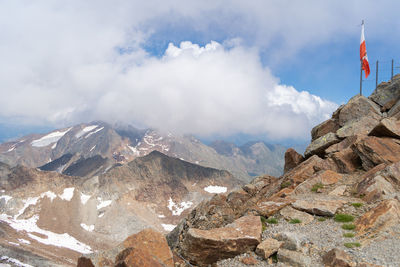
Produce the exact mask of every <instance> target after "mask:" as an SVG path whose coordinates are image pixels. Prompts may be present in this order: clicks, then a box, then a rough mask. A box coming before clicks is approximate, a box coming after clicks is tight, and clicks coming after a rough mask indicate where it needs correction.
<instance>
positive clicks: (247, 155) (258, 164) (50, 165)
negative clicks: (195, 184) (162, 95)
mask: <svg viewBox="0 0 400 267" xmlns="http://www.w3.org/2000/svg"><path fill="white" fill-rule="evenodd" d="M153 150H157V151H160V152H162V153H164V154H166V155H169V156H171V157H176V158H180V159H183V160H186V161H189V162H192V163H195V164H199V165H202V166H206V167H213V168H217V169H223V170H228V171H230V172H231V173H232V174H233V175H234V176H235V177H237V178H238V179H240V180H242V181H249V179H250V177H252V176H257V175H261V174H264V173H270V174H271V175H280V174H281V173H282V170H283V154H284V151H285V148H284V147H283V146H280V145H269V144H266V143H265V142H248V143H246V144H244V145H242V146H240V147H238V146H236V145H235V144H233V143H228V142H224V141H215V142H213V143H211V144H210V146H207V145H205V144H203V143H202V142H201V141H199V140H198V139H196V138H195V137H193V136H174V135H172V134H170V133H166V134H164V133H161V132H158V131H156V130H152V129H145V130H139V129H136V128H134V127H133V126H126V125H125V126H115V127H113V126H111V125H109V124H107V123H105V122H93V123H89V124H80V125H76V126H72V127H68V128H64V129H59V130H54V131H52V132H50V133H48V134H31V135H28V136H25V137H22V138H19V139H16V140H14V141H12V142H7V143H3V144H0V161H1V162H4V163H7V164H9V165H12V166H14V165H16V164H22V165H24V166H27V167H35V168H36V167H40V168H41V169H43V170H52V171H58V172H60V173H63V174H67V175H74V176H90V175H97V174H100V173H102V172H104V171H105V170H106V169H107V168H111V167H112V166H113V165H114V164H116V163H126V162H129V161H131V160H132V159H134V158H136V157H139V156H145V155H147V154H148V153H150V152H151V151H153Z"/></svg>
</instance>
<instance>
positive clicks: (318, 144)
mask: <svg viewBox="0 0 400 267" xmlns="http://www.w3.org/2000/svg"><path fill="white" fill-rule="evenodd" d="M339 142H340V139H339V138H337V136H336V134H335V133H327V134H325V135H324V136H321V137H319V138H318V139H315V140H314V141H313V142H311V144H310V145H309V146H308V147H307V148H306V152H304V156H305V157H306V158H308V157H310V156H312V155H319V156H320V155H324V154H325V149H326V148H328V147H330V146H331V145H333V144H336V143H339Z"/></svg>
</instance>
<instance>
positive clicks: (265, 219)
mask: <svg viewBox="0 0 400 267" xmlns="http://www.w3.org/2000/svg"><path fill="white" fill-rule="evenodd" d="M260 219H261V226H262V231H263V232H264V231H265V230H266V229H267V218H265V217H264V216H260Z"/></svg>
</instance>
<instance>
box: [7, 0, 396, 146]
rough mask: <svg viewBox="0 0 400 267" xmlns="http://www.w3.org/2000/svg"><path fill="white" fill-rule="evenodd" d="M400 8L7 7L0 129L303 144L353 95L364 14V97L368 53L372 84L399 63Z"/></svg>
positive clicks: (391, 4)
mask: <svg viewBox="0 0 400 267" xmlns="http://www.w3.org/2000/svg"><path fill="white" fill-rule="evenodd" d="M399 8H400V3H399V2H398V1H380V2H379V3H377V2H376V1H342V0H339V1H317V0H306V1H289V0H281V1H272V0H271V1H256V0H255V1H246V2H245V1H235V0H234V1H222V0H221V1H208V0H205V1H146V2H143V1H124V0H119V1H115V2H112V3H111V2H109V1H93V2H91V1H88V2H82V1H68V2H65V1H50V0H48V1H46V0H42V1H36V2H34V3H33V2H23V1H2V2H1V3H0V32H2V38H1V40H0V56H1V58H2V60H1V62H0V71H1V73H2V77H1V78H0V93H1V95H2V96H5V97H2V98H1V99H0V124H3V125H4V124H7V125H10V124H12V125H17V127H19V128H20V129H22V128H24V127H25V129H28V130H29V129H45V128H46V129H47V128H48V127H50V128H57V127H66V126H68V125H71V124H75V123H80V122H88V121H92V120H105V121H107V122H110V123H114V122H123V123H131V124H134V125H136V126H139V127H153V128H157V129H160V130H164V131H171V132H176V133H177V134H194V135H196V136H199V137H201V138H204V139H212V138H213V137H217V136H218V137H222V138H223V137H226V138H228V137H232V136H241V135H246V136H255V137H257V138H261V139H264V140H267V141H271V142H285V140H286V141H287V140H292V141H293V140H294V141H296V142H297V141H298V142H305V141H308V140H309V132H310V130H311V128H312V127H313V126H314V125H316V124H317V123H319V122H321V121H323V120H325V119H326V118H328V117H329V116H330V115H331V113H332V111H333V110H335V109H336V107H337V106H338V105H340V104H342V103H345V102H347V101H348V100H349V99H350V98H351V97H352V96H354V95H356V94H357V93H358V91H359V58H358V57H359V50H358V49H359V40H360V30H361V28H360V23H361V20H362V19H364V20H365V22H366V26H365V35H366V42H367V51H368V56H369V59H370V65H371V70H372V72H371V76H370V77H369V78H368V80H367V81H365V82H364V94H365V95H369V94H370V93H371V92H372V90H373V89H374V86H375V80H374V79H375V72H374V71H375V61H376V60H377V59H379V60H380V61H381V62H382V63H381V66H380V69H381V70H382V71H381V72H380V76H381V79H380V80H381V81H383V80H386V79H388V78H389V76H390V60H391V59H394V60H395V65H396V66H400V56H399V55H398V52H397V50H398V49H396V48H397V47H396V44H398V43H399V41H400V40H399V39H400V37H399V35H398V32H400V31H399V30H400V20H398V18H397V17H398V14H397V10H399ZM399 71H400V69H396V70H395V73H396V72H397V73H399ZM33 126H35V127H36V128H32V127H33ZM37 127H39V128H37ZM43 127H45V128H43ZM8 129H9V128H8Z"/></svg>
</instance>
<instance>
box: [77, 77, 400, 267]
mask: <svg viewBox="0 0 400 267" xmlns="http://www.w3.org/2000/svg"><path fill="white" fill-rule="evenodd" d="M399 106H400V75H397V76H395V77H394V79H393V81H391V82H388V83H383V84H381V85H379V87H378V88H377V90H376V91H375V92H374V93H373V94H372V95H371V96H370V97H369V98H367V97H364V96H355V97H353V98H352V99H350V101H349V102H348V103H347V104H345V105H342V106H341V107H339V108H338V109H337V110H336V111H335V112H334V113H333V115H332V118H331V119H329V120H327V121H325V122H323V123H321V124H320V125H317V126H316V127H314V129H313V130H312V132H311V135H312V141H311V143H310V145H309V146H308V148H307V150H306V152H305V154H304V156H302V155H300V154H298V153H297V152H296V151H294V150H292V149H289V150H288V151H287V152H286V155H285V173H284V174H283V175H282V176H280V177H279V178H276V177H273V176H270V175H264V176H260V177H257V178H256V179H254V180H253V181H251V183H249V184H247V185H244V186H243V187H242V188H240V189H238V190H234V191H231V192H230V193H226V194H218V195H215V196H214V197H213V198H211V199H210V200H208V201H203V202H201V203H200V204H199V205H198V206H196V207H195V208H194V209H193V210H192V211H191V212H190V214H188V215H187V216H186V217H185V218H184V219H183V220H182V221H181V222H180V223H179V224H178V226H177V227H176V228H175V229H174V230H173V231H171V232H170V233H169V234H168V235H167V237H166V239H167V241H168V244H169V246H170V248H171V251H172V253H173V254H174V255H179V257H175V258H174V259H176V260H175V261H174V262H175V266H211V265H212V266H221V267H225V266H230V267H232V266H233V267H234V266H248V265H252V266H358V267H361V266H393V267H394V266H399V265H400V256H399V255H398V251H399V250H400V227H399V225H400V153H399V152H400V151H399V149H400V139H399V135H398V133H399V131H400V128H399V126H400V123H399V122H398V118H399V117H400V109H399ZM182 258H183V259H184V260H182ZM178 259H179V260H178ZM112 264H114V261H112ZM112 264H111V265H112ZM94 265H95V266H103V265H101V264H99V263H98V262H94ZM78 266H84V265H78ZM124 266H138V265H124ZM141 266H152V265H141ZM154 266H156V265H154Z"/></svg>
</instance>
